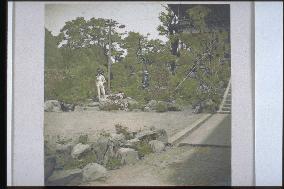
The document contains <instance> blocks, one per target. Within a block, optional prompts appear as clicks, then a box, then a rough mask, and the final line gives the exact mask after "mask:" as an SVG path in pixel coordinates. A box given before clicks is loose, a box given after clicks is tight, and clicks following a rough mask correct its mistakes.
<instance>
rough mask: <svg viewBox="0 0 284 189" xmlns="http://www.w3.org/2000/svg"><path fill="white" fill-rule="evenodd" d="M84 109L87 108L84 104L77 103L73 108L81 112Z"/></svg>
mask: <svg viewBox="0 0 284 189" xmlns="http://www.w3.org/2000/svg"><path fill="white" fill-rule="evenodd" d="M86 109H87V108H86V107H84V106H80V105H77V106H75V108H74V112H83V111H85V110H86Z"/></svg>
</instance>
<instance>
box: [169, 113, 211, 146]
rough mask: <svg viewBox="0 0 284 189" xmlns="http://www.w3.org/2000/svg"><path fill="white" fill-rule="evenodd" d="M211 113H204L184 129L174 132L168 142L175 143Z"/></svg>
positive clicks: (205, 119)
mask: <svg viewBox="0 0 284 189" xmlns="http://www.w3.org/2000/svg"><path fill="white" fill-rule="evenodd" d="M212 115H213V114H205V115H204V116H202V117H201V118H200V119H198V120H197V121H195V122H194V123H193V124H192V125H190V126H189V127H186V128H185V129H183V130H181V131H180V132H178V133H176V134H175V135H173V136H172V137H170V138H169V143H170V144H172V145H175V144H177V142H179V141H180V140H181V139H182V138H184V137H185V136H186V135H188V134H189V133H191V132H192V131H194V130H195V129H197V128H198V127H199V126H200V125H201V124H202V123H204V122H205V121H207V120H208V119H209V118H210V117H211V116H212Z"/></svg>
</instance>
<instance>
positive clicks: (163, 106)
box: [156, 102, 168, 112]
mask: <svg viewBox="0 0 284 189" xmlns="http://www.w3.org/2000/svg"><path fill="white" fill-rule="evenodd" d="M166 111H168V106H167V104H166V103H164V102H158V104H157V106H156V112H166Z"/></svg>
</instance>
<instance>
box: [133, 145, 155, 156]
mask: <svg viewBox="0 0 284 189" xmlns="http://www.w3.org/2000/svg"><path fill="white" fill-rule="evenodd" d="M136 150H137V152H138V156H139V158H142V157H144V156H145V155H147V154H150V153H153V150H152V148H151V146H150V144H148V143H147V142H144V141H142V142H140V143H138V145H137V146H136Z"/></svg>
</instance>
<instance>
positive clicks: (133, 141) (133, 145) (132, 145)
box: [123, 138, 141, 149]
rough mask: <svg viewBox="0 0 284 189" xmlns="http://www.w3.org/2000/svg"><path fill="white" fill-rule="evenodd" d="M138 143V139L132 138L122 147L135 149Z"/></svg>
mask: <svg viewBox="0 0 284 189" xmlns="http://www.w3.org/2000/svg"><path fill="white" fill-rule="evenodd" d="M140 142H141V141H140V140H139V139H138V138H134V139H131V140H128V141H126V143H125V144H124V145H123V146H124V147H127V148H134V149H136V147H137V145H139V143H140Z"/></svg>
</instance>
